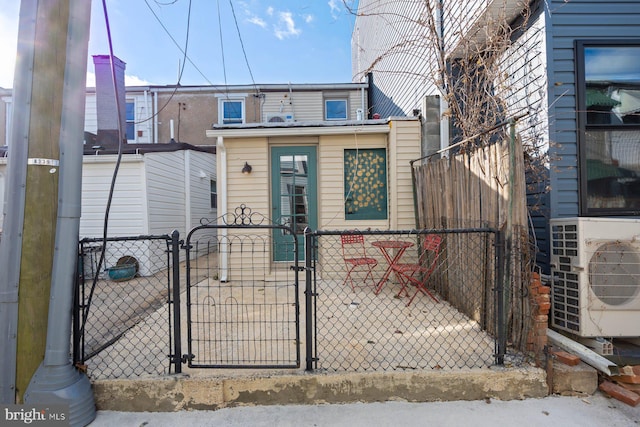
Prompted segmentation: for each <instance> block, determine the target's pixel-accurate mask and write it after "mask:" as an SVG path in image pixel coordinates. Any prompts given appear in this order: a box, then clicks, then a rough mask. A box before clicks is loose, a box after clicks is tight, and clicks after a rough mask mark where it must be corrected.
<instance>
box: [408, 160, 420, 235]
mask: <svg viewBox="0 0 640 427" xmlns="http://www.w3.org/2000/svg"><path fill="white" fill-rule="evenodd" d="M416 161H417V160H411V161H410V162H409V167H410V168H411V190H412V191H411V192H412V193H413V216H414V218H415V223H416V229H420V215H418V188H417V187H416V171H415V169H414V168H413V164H414V163H415V162H416Z"/></svg>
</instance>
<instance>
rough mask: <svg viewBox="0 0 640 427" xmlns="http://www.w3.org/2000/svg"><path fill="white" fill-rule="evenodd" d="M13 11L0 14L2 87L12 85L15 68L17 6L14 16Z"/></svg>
mask: <svg viewBox="0 0 640 427" xmlns="http://www.w3.org/2000/svg"><path fill="white" fill-rule="evenodd" d="M11 13H14V11H9V12H7V11H5V12H3V13H2V14H0V58H2V63H1V65H0V86H2V87H4V88H12V87H13V73H14V69H15V68H16V51H17V46H18V20H17V6H16V10H15V14H16V16H12V15H11Z"/></svg>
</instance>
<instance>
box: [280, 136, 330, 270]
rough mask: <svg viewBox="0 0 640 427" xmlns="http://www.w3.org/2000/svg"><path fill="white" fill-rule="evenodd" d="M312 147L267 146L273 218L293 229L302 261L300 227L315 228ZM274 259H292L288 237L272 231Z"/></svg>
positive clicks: (302, 250) (316, 224)
mask: <svg viewBox="0 0 640 427" xmlns="http://www.w3.org/2000/svg"><path fill="white" fill-rule="evenodd" d="M317 193H318V189H317V172H316V147H312V146H300V147H273V148H271V206H272V209H273V218H274V221H275V222H276V223H278V224H281V225H286V226H288V227H291V228H293V229H294V230H295V232H296V235H297V239H298V259H299V260H304V229H305V228H306V227H310V228H311V229H316V228H317V227H318V212H317V203H318V202H317ZM274 244H275V249H274V261H293V251H292V243H291V236H290V234H289V233H288V232H284V231H283V230H275V236H274Z"/></svg>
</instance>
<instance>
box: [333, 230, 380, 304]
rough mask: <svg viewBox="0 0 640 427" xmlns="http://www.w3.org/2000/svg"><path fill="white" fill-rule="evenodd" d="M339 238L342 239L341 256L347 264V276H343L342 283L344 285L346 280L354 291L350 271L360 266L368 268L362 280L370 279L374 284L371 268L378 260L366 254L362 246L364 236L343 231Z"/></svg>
mask: <svg viewBox="0 0 640 427" xmlns="http://www.w3.org/2000/svg"><path fill="white" fill-rule="evenodd" d="M340 240H341V241H342V258H343V259H344V263H345V264H346V266H347V277H345V279H344V283H343V285H346V284H347V281H349V283H350V284H351V289H352V290H354V291H355V286H354V284H353V278H352V277H351V273H352V272H353V270H355V269H356V268H359V267H362V268H367V269H368V270H369V271H368V272H367V275H366V276H365V278H364V282H366V281H367V279H371V281H372V282H374V283H373V284H374V286H375V281H374V280H373V268H374V267H375V266H376V265H378V260H376V259H375V258H371V257H369V256H367V251H366V248H365V246H364V236H363V235H362V234H357V233H345V234H342V235H341V236H340Z"/></svg>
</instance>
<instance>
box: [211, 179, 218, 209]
mask: <svg viewBox="0 0 640 427" xmlns="http://www.w3.org/2000/svg"><path fill="white" fill-rule="evenodd" d="M209 184H210V191H211V196H210V197H211V209H218V192H217V190H216V187H217V185H216V180H215V179H212V180H210V181H209Z"/></svg>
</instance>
